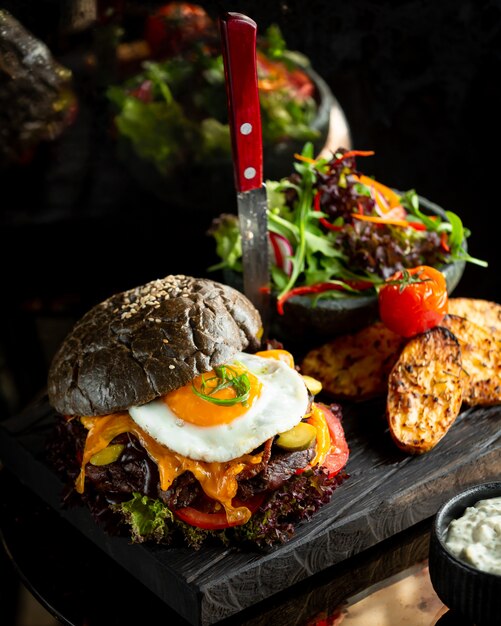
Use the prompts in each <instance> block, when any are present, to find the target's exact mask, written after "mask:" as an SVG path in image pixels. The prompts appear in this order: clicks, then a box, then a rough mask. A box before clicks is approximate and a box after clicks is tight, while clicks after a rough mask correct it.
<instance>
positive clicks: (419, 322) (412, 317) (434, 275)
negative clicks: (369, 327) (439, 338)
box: [379, 265, 448, 337]
mask: <svg viewBox="0 0 501 626" xmlns="http://www.w3.org/2000/svg"><path fill="white" fill-rule="evenodd" d="M447 306H448V296H447V283H446V280H445V277H444V275H443V274H442V272H440V271H439V270H436V269H435V268H433V267H429V266H428V265H419V266H417V267H414V268H412V269H409V270H403V271H402V272H396V273H395V274H393V276H391V277H390V278H388V280H387V284H386V285H384V286H383V287H381V289H380V290H379V316H380V318H381V321H382V322H383V323H384V325H385V326H386V327H387V328H389V329H390V330H392V331H393V332H394V333H397V335H401V336H402V337H412V336H414V335H417V334H419V333H423V332H425V331H426V330H428V329H430V328H433V327H434V326H438V324H440V322H441V321H442V319H443V318H444V315H445V314H446V313H447Z"/></svg>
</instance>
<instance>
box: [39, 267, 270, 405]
mask: <svg viewBox="0 0 501 626" xmlns="http://www.w3.org/2000/svg"><path fill="white" fill-rule="evenodd" d="M261 325H262V324H261V318H260V315H259V312H258V311H257V309H256V308H255V307H254V306H253V304H252V303H251V302H250V301H249V300H248V299H247V298H246V297H245V296H244V295H243V294H242V293H240V292H239V291H237V290H236V289H233V288H232V287H229V286H227V285H223V284H221V283H218V282H215V281H212V280H208V279H200V278H192V277H190V276H182V275H174V276H167V277H165V278H162V279H159V280H154V281H152V282H150V283H147V284H145V285H142V286H140V287H136V288H135V289H131V290H129V291H125V292H122V293H118V294H115V295H113V296H111V298H108V299H107V300H105V301H104V302H101V303H100V304H98V305H96V306H95V307H93V308H92V309H91V310H90V311H89V312H88V313H86V314H85V315H84V316H83V317H82V319H81V320H80V321H78V322H77V323H76V324H75V326H74V328H73V330H72V331H71V332H70V334H69V335H68V336H67V337H66V339H65V340H64V342H63V343H62V345H61V346H60V348H59V350H58V351H57V353H56V355H55V356H54V359H53V361H52V363H51V366H50V369H49V375H48V389H47V390H48V396H49V402H50V403H51V405H52V406H53V407H54V408H55V409H56V411H58V412H59V413H61V414H63V415H80V416H82V415H105V414H107V413H113V412H116V411H123V410H125V409H127V408H129V407H131V406H135V405H140V404H144V403H146V402H150V401H151V400H153V399H155V398H157V397H158V396H161V395H163V394H165V393H168V392H169V391H172V390H174V389H177V388H178V387H181V386H182V385H185V384H186V383H188V382H189V381H190V380H192V379H193V378H194V377H195V376H197V375H198V374H202V373H204V372H208V371H210V370H211V369H213V368H214V367H215V366H218V365H221V364H223V363H225V362H227V361H228V360H230V359H231V358H232V357H233V356H234V355H235V353H236V352H239V351H243V350H245V349H249V350H250V351H252V352H255V351H256V350H257V349H258V348H259V345H260V341H259V337H260V334H261V331H262V329H261Z"/></svg>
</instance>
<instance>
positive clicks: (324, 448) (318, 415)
mask: <svg viewBox="0 0 501 626" xmlns="http://www.w3.org/2000/svg"><path fill="white" fill-rule="evenodd" d="M306 421H307V422H308V424H311V425H312V426H314V427H315V428H316V430H317V447H316V454H315V457H314V458H313V459H312V461H311V463H310V466H311V467H314V466H315V465H322V463H323V462H324V460H325V457H326V456H327V453H328V452H329V450H330V448H331V436H330V433H329V427H328V426H327V422H326V421H325V417H324V414H323V411H322V410H321V409H319V408H318V407H317V405H316V404H315V403H313V404H312V405H311V413H310V416H309V417H308V419H307V420H306Z"/></svg>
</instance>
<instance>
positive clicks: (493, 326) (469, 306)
mask: <svg viewBox="0 0 501 626" xmlns="http://www.w3.org/2000/svg"><path fill="white" fill-rule="evenodd" d="M448 312H449V313H450V314H451V315H459V316H460V317H465V318H466V319H467V320H469V321H470V322H473V323H474V324H477V325H478V326H481V327H482V328H485V329H486V330H488V331H489V332H490V333H492V335H493V336H494V337H495V338H496V340H497V341H501V304H497V302H491V301H489V300H478V299H475V298H449V306H448Z"/></svg>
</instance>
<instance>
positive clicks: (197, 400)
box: [162, 364, 263, 426]
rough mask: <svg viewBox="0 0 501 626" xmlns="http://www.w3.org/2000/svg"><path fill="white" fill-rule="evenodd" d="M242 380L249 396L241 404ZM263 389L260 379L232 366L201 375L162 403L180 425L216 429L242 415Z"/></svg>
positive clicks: (167, 396)
mask: <svg viewBox="0 0 501 626" xmlns="http://www.w3.org/2000/svg"><path fill="white" fill-rule="evenodd" d="M244 380H245V383H244V384H245V389H246V390H247V391H248V393H246V398H245V399H244V400H240V399H239V397H240V395H241V394H242V390H241V387H240V385H241V384H242V383H243V381H244ZM247 381H248V385H247ZM193 387H195V390H194V389H193ZM217 387H219V389H217ZM262 387H263V385H262V383H261V382H260V381H259V379H258V378H257V377H256V376H254V374H252V373H251V372H250V371H249V370H247V369H246V368H244V367H242V366H241V365H236V364H232V365H229V366H222V368H219V369H218V372H216V371H214V370H213V371H211V372H207V373H206V374H201V375H200V376H197V377H196V378H194V379H193V381H191V382H189V383H188V384H186V385H184V386H183V387H179V389H175V390H174V391H171V392H170V393H168V394H166V395H165V396H163V398H162V399H163V401H164V402H165V403H166V404H167V406H168V407H169V409H170V410H171V411H172V412H173V413H175V414H176V416H177V417H179V418H180V419H182V420H183V421H185V422H189V423H190V424H195V425H196V426H216V425H218V424H229V423H230V422H232V421H233V420H234V419H236V418H237V417H240V416H242V415H244V414H245V413H246V412H247V411H248V410H249V408H250V407H251V406H252V405H253V404H254V402H255V400H256V399H257V398H258V397H259V395H260V394H261V389H262ZM197 392H198V393H197ZM199 394H201V395H199ZM221 402H223V403H224V404H221Z"/></svg>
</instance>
